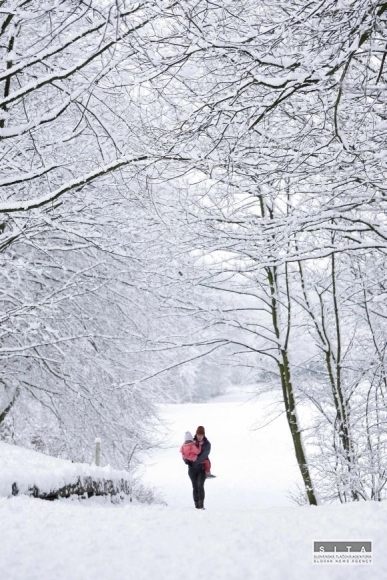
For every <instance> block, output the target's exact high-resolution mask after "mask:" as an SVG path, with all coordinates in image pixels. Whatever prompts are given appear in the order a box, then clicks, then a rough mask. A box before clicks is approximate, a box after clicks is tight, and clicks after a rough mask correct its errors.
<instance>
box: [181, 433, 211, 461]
mask: <svg viewBox="0 0 387 580" xmlns="http://www.w3.org/2000/svg"><path fill="white" fill-rule="evenodd" d="M194 441H195V442H197V438H196V435H195V437H194ZM210 451H211V443H210V442H209V441H208V439H207V437H204V438H203V445H202V450H201V452H200V453H199V455H198V456H197V458H196V459H195V461H188V460H187V459H185V460H184V462H185V463H186V464H187V465H189V466H190V467H198V468H199V467H200V468H201V467H204V466H203V461H204V460H205V459H208V456H209V454H210Z"/></svg>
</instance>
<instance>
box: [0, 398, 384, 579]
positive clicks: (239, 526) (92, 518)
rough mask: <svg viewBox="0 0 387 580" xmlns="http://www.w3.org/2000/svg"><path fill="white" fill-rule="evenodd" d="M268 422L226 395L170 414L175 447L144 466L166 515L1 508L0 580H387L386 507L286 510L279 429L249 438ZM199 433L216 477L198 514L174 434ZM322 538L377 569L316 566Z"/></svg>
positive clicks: (154, 509) (130, 508)
mask: <svg viewBox="0 0 387 580" xmlns="http://www.w3.org/2000/svg"><path fill="white" fill-rule="evenodd" d="M235 398H236V399H238V397H235ZM265 413H266V411H265V410H264V408H263V407H262V405H261V406H259V405H251V403H246V404H241V403H240V400H233V397H230V396H228V397H224V398H223V399H218V400H217V401H214V402H211V403H209V404H205V405H178V406H174V407H165V409H164V415H165V417H166V418H167V419H168V421H169V423H170V426H171V429H172V435H171V443H170V445H171V446H172V447H171V448H168V449H167V450H165V451H159V452H157V454H155V456H154V458H153V460H152V461H149V462H148V467H147V470H146V479H147V480H148V481H153V482H157V483H158V485H159V487H160V489H161V490H162V491H163V492H164V494H165V498H166V500H167V501H168V504H169V505H168V506H141V505H130V504H127V505H121V506H115V505H111V504H109V503H107V502H105V503H103V502H102V503H101V502H98V501H95V502H94V501H87V502H86V501H83V502H82V501H79V502H78V501H75V502H74V501H68V500H62V501H56V502H45V501H40V500H34V499H31V498H27V497H16V498H12V499H5V498H0V579H1V580H110V579H114V580H124V579H125V580H132V579H133V580H197V579H198V578H206V579H207V578H208V579H211V580H261V579H262V580H266V579H267V580H277V579H278V580H311V579H313V580H318V579H320V578H321V579H328V578H329V579H330V580H331V579H332V580H344V579H345V580H348V579H354V580H363V579H366V578H367V579H370V580H373V579H375V580H379V579H380V580H385V578H387V556H386V537H387V504H384V503H380V504H376V503H371V502H369V503H367V504H366V503H361V504H348V505H343V506H323V507H319V508H314V507H303V508H299V507H294V506H291V505H286V504H287V503H288V500H287V499H286V490H287V489H288V486H289V483H290V482H292V481H294V480H296V479H297V477H298V474H297V471H296V468H295V464H294V461H293V460H292V457H291V456H290V457H289V458H287V459H285V458H284V455H285V453H284V450H286V449H287V447H288V446H289V445H290V440H289V438H288V435H287V432H286V425H285V424H284V422H283V421H282V419H283V418H281V419H280V420H279V421H278V422H276V423H274V424H272V425H271V426H270V427H269V428H268V429H267V430H264V431H255V432H253V433H251V432H250V427H251V425H252V423H253V422H254V420H255V419H256V418H259V417H260V416H264V415H265ZM199 423H202V424H204V425H205V426H206V428H207V429H208V436H209V438H210V439H211V442H212V444H213V453H212V454H211V456H212V460H213V465H214V473H216V474H217V475H218V479H216V480H213V481H211V482H207V483H206V488H207V499H206V504H207V510H206V511H200V510H195V509H194V508H193V506H192V499H191V495H190V489H189V480H188V478H187V474H186V469H185V467H184V465H183V464H182V462H181V459H180V457H179V455H178V453H177V447H178V445H179V444H180V440H181V433H184V431H185V430H186V429H194V428H195V427H196V425H197V424H199ZM269 443H270V445H269ZM252 457H255V458H256V462H257V469H253V467H252V466H253V465H254V462H252V461H251V458H252ZM258 466H259V468H258ZM321 539H325V540H340V539H342V540H369V539H371V540H373V549H374V564H373V565H372V566H358V567H356V566H343V567H340V566H338V565H336V566H333V567H332V566H324V567H317V566H315V565H313V564H312V542H313V540H321Z"/></svg>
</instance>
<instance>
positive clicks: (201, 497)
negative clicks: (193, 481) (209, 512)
mask: <svg viewBox="0 0 387 580" xmlns="http://www.w3.org/2000/svg"><path fill="white" fill-rule="evenodd" d="M205 481H206V472H205V471H204V469H202V470H201V471H199V475H198V478H197V488H198V504H199V507H200V508H204V498H205V496H206V494H205V491H204V483H205Z"/></svg>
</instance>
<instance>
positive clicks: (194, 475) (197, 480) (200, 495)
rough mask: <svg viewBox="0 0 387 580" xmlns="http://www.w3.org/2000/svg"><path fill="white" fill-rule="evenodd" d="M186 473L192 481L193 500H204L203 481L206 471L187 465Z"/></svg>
mask: <svg viewBox="0 0 387 580" xmlns="http://www.w3.org/2000/svg"><path fill="white" fill-rule="evenodd" d="M188 475H189V477H190V480H191V481H192V490H193V498H194V502H195V503H197V502H198V501H204V497H205V493H204V482H205V481H206V472H205V471H204V469H201V468H200V469H198V468H197V467H189V468H188Z"/></svg>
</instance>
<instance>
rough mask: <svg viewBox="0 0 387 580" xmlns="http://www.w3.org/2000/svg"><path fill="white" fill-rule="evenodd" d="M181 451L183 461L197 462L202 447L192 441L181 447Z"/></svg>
mask: <svg viewBox="0 0 387 580" xmlns="http://www.w3.org/2000/svg"><path fill="white" fill-rule="evenodd" d="M180 451H181V454H182V455H183V459H188V460H189V461H195V459H197V458H198V455H199V453H200V451H201V448H200V446H196V444H195V443H194V442H193V441H192V442H190V443H184V445H182V446H181V449H180Z"/></svg>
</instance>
